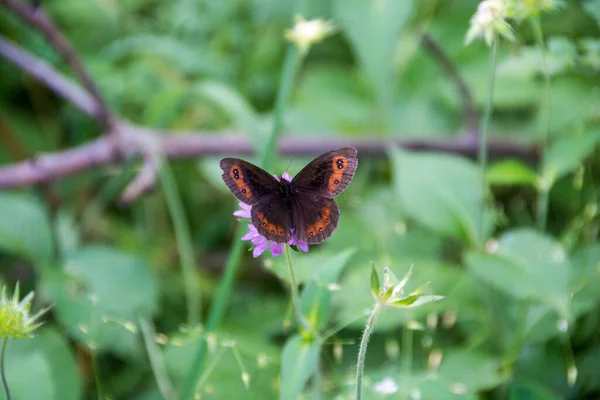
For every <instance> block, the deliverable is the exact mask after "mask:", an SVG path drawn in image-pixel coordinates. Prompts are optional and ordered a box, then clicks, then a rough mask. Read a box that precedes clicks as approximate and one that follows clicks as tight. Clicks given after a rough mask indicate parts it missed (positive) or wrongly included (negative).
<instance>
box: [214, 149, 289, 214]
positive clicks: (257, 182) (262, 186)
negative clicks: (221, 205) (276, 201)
mask: <svg viewBox="0 0 600 400" xmlns="http://www.w3.org/2000/svg"><path fill="white" fill-rule="evenodd" d="M220 165H221V169H222V170H223V175H222V176H223V181H225V184H226V185H227V187H228V188H229V190H231V193H233V194H234V196H235V197H237V198H238V200H240V201H241V202H242V203H246V204H249V205H251V206H253V205H255V204H257V203H258V202H259V201H260V200H261V199H263V198H265V197H266V196H270V195H272V194H274V193H278V191H279V182H277V180H276V179H275V178H274V177H272V176H271V175H269V173H268V172H267V171H265V170H263V169H261V168H259V167H257V166H256V165H254V164H250V163H249V162H247V161H244V160H240V159H239V158H224V159H222V160H221V164H220Z"/></svg>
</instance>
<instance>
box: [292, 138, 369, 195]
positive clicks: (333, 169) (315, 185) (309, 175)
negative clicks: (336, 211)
mask: <svg viewBox="0 0 600 400" xmlns="http://www.w3.org/2000/svg"><path fill="white" fill-rule="evenodd" d="M356 155H357V151H356V149H355V148H354V147H344V148H342V149H339V150H334V151H330V152H328V153H325V154H322V155H320V156H319V157H317V158H315V159H314V160H312V161H311V162H310V163H308V165H307V166H306V167H304V168H303V169H302V171H300V172H299V173H298V175H296V176H295V177H294V179H293V180H292V183H293V184H294V185H295V186H296V188H297V189H298V192H303V193H310V194H318V195H320V196H323V197H327V198H330V199H331V198H334V197H335V196H337V195H339V194H340V193H342V192H343V191H344V189H345V188H346V187H347V186H348V184H349V183H350V181H351V180H352V178H353V177H354V172H356V167H357V166H358V158H357V156H356Z"/></svg>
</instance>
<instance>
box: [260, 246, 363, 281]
mask: <svg viewBox="0 0 600 400" xmlns="http://www.w3.org/2000/svg"><path fill="white" fill-rule="evenodd" d="M354 253H356V250H355V249H346V250H343V251H341V252H338V253H336V254H333V253H327V252H316V253H313V252H310V253H308V254H302V255H301V256H298V257H294V254H292V258H293V263H294V273H295V274H296V281H297V282H298V284H300V283H303V282H306V281H309V280H315V281H317V282H320V283H321V284H323V285H325V284H328V283H333V282H335V281H337V278H338V276H339V274H340V273H341V272H342V269H344V267H345V266H346V265H347V264H348V262H349V261H350V259H351V258H352V256H353V255H354ZM265 266H266V267H267V268H268V269H270V270H271V271H272V272H273V273H275V274H276V275H277V276H278V277H279V278H280V279H282V280H284V281H286V282H288V283H289V276H288V266H287V261H286V260H285V257H278V258H276V259H274V260H272V261H271V260H268V261H267V262H265Z"/></svg>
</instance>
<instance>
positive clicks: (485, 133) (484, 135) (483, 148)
mask: <svg viewBox="0 0 600 400" xmlns="http://www.w3.org/2000/svg"><path fill="white" fill-rule="evenodd" d="M497 49H498V38H494V40H493V41H492V48H491V49H490V73H489V76H488V79H489V82H488V98H487V104H486V106H485V111H484V114H483V121H482V126H481V134H480V137H479V153H478V159H479V167H480V170H481V211H480V212H481V214H480V215H479V235H480V239H481V243H480V244H481V245H482V246H483V243H484V237H483V234H484V232H483V231H484V227H485V226H484V225H485V205H486V202H487V198H486V197H487V196H486V193H487V185H486V179H485V171H486V168H487V161H488V140H489V135H490V120H491V116H492V108H493V103H494V84H495V82H496V53H497Z"/></svg>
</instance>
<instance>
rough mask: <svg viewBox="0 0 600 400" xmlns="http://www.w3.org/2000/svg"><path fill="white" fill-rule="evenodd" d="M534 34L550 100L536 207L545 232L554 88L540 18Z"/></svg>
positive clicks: (540, 226)
mask: <svg viewBox="0 0 600 400" xmlns="http://www.w3.org/2000/svg"><path fill="white" fill-rule="evenodd" d="M530 21H531V24H532V28H533V34H534V36H535V40H536V42H537V45H538V47H539V49H540V53H541V56H542V66H543V68H544V86H545V89H546V96H547V98H548V107H547V109H546V115H545V121H544V122H545V127H544V128H543V130H544V136H543V138H542V157H541V158H540V174H541V176H542V183H541V186H540V187H539V188H538V198H537V206H536V216H535V217H536V225H537V228H538V230H540V231H544V230H546V223H547V220H548V203H549V196H550V187H551V184H550V183H549V182H546V179H545V173H544V172H545V171H544V164H545V161H546V154H547V153H548V145H549V136H550V112H551V110H550V108H551V106H552V86H551V82H550V73H549V71H548V63H547V60H546V45H545V43H544V34H543V32H542V24H541V22H540V19H539V17H534V18H532V19H531V20H530Z"/></svg>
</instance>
